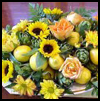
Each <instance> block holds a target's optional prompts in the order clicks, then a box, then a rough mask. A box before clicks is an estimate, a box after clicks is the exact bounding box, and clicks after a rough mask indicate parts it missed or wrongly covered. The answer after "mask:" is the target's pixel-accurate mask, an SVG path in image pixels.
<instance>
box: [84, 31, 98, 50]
mask: <svg viewBox="0 0 100 101" xmlns="http://www.w3.org/2000/svg"><path fill="white" fill-rule="evenodd" d="M85 40H86V46H88V45H89V44H92V45H93V46H94V48H96V47H97V46H98V32H97V31H88V32H86V39H85Z"/></svg>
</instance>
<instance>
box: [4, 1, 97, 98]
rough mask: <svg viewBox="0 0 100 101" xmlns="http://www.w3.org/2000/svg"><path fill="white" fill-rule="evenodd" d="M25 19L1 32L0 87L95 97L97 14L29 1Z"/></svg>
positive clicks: (27, 92)
mask: <svg viewBox="0 0 100 101" xmlns="http://www.w3.org/2000/svg"><path fill="white" fill-rule="evenodd" d="M29 11H30V18H29V19H21V20H20V21H19V22H18V23H17V24H16V25H14V26H10V25H7V26H6V27H5V28H2V86H3V87H4V88H5V89H6V90H7V91H8V92H9V93H10V94H17V95H21V96H29V97H32V96H41V98H43V99H59V98H60V97H65V96H66V97H67V96H68V95H72V94H74V96H75V95H76V94H81V93H85V92H88V91H92V93H91V94H92V95H97V96H98V15H96V16H92V14H93V13H95V12H97V11H96V10H94V9H92V10H87V9H85V8H78V9H75V10H70V11H67V12H63V11H62V10H61V9H58V8H54V9H50V8H44V7H43V5H42V4H41V5H39V4H32V3H29Z"/></svg>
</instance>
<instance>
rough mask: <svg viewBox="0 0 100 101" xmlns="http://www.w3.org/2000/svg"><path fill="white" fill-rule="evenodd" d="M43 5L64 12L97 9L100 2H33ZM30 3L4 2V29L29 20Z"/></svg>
mask: <svg viewBox="0 0 100 101" xmlns="http://www.w3.org/2000/svg"><path fill="white" fill-rule="evenodd" d="M32 3H39V4H43V6H44V7H50V8H54V7H57V8H61V9H62V10H63V11H68V10H70V7H71V8H72V9H73V10H74V9H76V8H79V7H85V8H87V9H97V10H98V2H32ZM28 4H29V2H2V27H5V26H6V25H7V24H10V25H15V24H16V23H18V22H19V20H20V19H27V18H29V9H28Z"/></svg>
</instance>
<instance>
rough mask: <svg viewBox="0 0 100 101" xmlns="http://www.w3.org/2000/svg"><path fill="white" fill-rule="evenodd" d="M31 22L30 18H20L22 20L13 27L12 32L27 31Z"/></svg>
mask: <svg viewBox="0 0 100 101" xmlns="http://www.w3.org/2000/svg"><path fill="white" fill-rule="evenodd" d="M29 24H30V23H29V21H28V20H20V22H19V23H18V24H17V25H15V26H14V27H13V28H12V32H13V33H17V32H18V31H25V30H27V26H28V25H29Z"/></svg>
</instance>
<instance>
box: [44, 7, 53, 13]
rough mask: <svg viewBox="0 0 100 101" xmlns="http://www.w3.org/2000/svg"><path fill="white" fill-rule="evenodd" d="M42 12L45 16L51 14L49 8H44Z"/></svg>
mask: <svg viewBox="0 0 100 101" xmlns="http://www.w3.org/2000/svg"><path fill="white" fill-rule="evenodd" d="M43 12H44V13H45V14H51V9H50V8H44V10H43Z"/></svg>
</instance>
